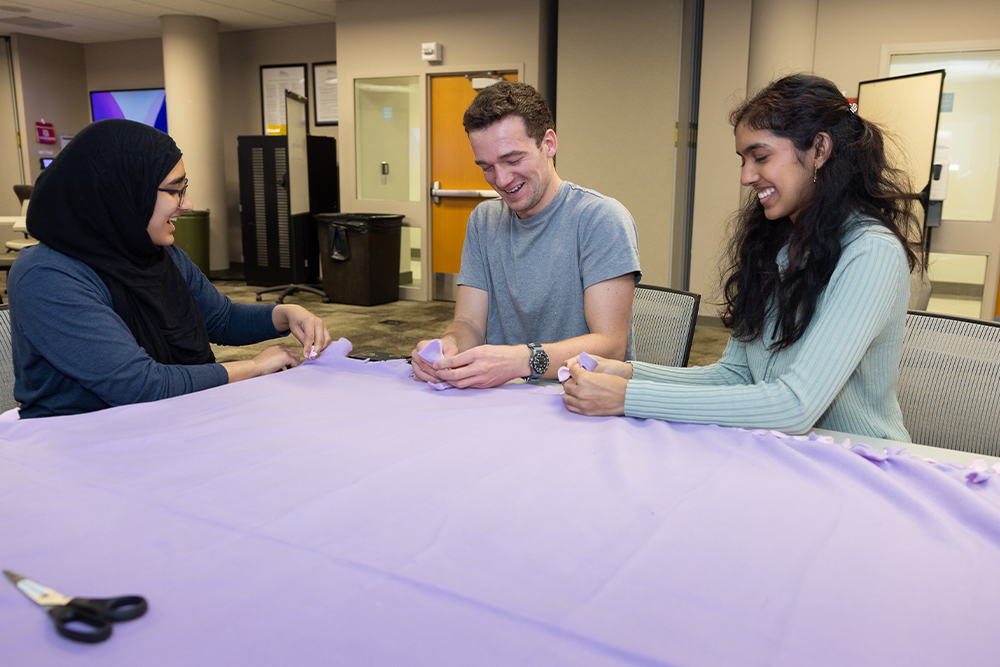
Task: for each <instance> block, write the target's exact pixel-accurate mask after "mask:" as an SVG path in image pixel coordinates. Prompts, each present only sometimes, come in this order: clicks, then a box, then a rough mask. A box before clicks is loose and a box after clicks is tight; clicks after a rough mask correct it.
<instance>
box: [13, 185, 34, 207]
mask: <svg viewBox="0 0 1000 667" xmlns="http://www.w3.org/2000/svg"><path fill="white" fill-rule="evenodd" d="M31 190H32V188H31V186H30V185H15V186H14V194H16V195H17V203H18V204H24V202H26V201H28V200H29V199H31Z"/></svg>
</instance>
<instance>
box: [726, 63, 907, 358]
mask: <svg viewBox="0 0 1000 667" xmlns="http://www.w3.org/2000/svg"><path fill="white" fill-rule="evenodd" d="M729 121H730V123H732V125H733V128H734V131H735V129H736V128H739V127H741V126H742V127H745V128H747V129H751V130H765V131H767V132H770V133H772V134H774V135H775V136H778V137H782V138H785V139H789V140H790V141H791V142H792V144H793V146H794V147H795V149H796V151H798V152H799V153H800V155H801V154H804V153H805V152H806V151H808V150H809V149H810V148H812V147H813V146H814V142H815V140H816V137H817V135H818V134H819V133H820V132H826V133H827V134H829V135H830V138H831V139H832V144H833V148H832V151H831V153H830V156H829V157H828V158H827V160H826V162H825V163H824V164H823V166H822V168H820V169H819V170H818V172H817V174H816V185H815V192H814V194H813V198H812V201H811V202H809V203H808V204H807V206H806V207H805V208H804V209H803V210H802V212H801V215H799V216H798V221H797V222H796V223H795V224H792V222H791V220H789V219H788V218H787V217H786V218H783V219H781V220H773V221H772V220H768V219H767V218H766V217H764V207H763V205H762V204H761V203H760V199H759V198H758V197H757V193H756V192H753V191H751V192H750V193H749V194H748V197H747V199H746V202H745V203H744V204H743V206H742V208H741V209H740V211H739V212H738V213H737V214H736V216H735V218H734V229H733V233H732V235H731V240H730V244H729V248H728V251H727V268H726V270H725V272H724V283H723V295H724V298H725V306H726V308H725V312H724V314H723V316H722V321H723V324H725V325H726V327H727V328H729V329H730V330H731V333H732V335H733V336H734V337H735V338H737V339H738V340H741V341H746V342H749V341H753V340H756V339H757V338H760V337H762V336H763V335H764V327H765V322H766V319H767V316H768V314H769V312H773V314H774V315H775V324H774V338H775V341H774V344H773V348H774V349H779V350H780V349H783V348H787V347H788V346H790V345H792V344H793V343H795V341H797V340H798V339H799V338H801V337H802V334H803V333H805V331H806V328H808V326H809V323H810V322H811V321H812V318H813V315H814V314H815V312H816V304H817V302H818V301H819V298H820V295H821V294H822V293H823V290H824V289H826V286H827V284H828V283H829V282H830V276H831V275H833V270H834V269H835V268H836V266H837V262H838V261H839V260H840V255H841V252H842V249H843V241H844V237H845V235H846V234H847V233H848V232H849V231H850V230H851V228H852V226H853V225H854V224H856V220H857V218H856V217H855V214H857V215H859V216H861V217H863V218H871V219H874V220H876V221H877V222H878V223H880V224H881V225H883V226H884V227H885V228H886V229H887V230H888V231H890V232H891V233H892V234H893V235H895V236H896V238H898V239H899V241H900V243H902V244H903V247H904V248H905V249H906V256H907V260H908V262H909V265H910V270H911V271H912V270H913V269H914V267H915V266H917V265H918V264H919V259H918V256H917V254H916V253H915V252H914V247H913V241H914V239H917V238H918V237H919V231H918V223H917V219H916V217H915V216H914V215H913V211H912V205H913V202H914V199H913V196H912V195H910V194H909V193H910V189H909V185H908V183H907V179H906V176H905V175H904V174H903V172H901V171H900V170H898V169H895V168H894V167H892V166H891V165H890V164H889V161H888V159H887V157H886V151H885V143H886V138H885V133H884V132H883V131H882V130H881V129H880V128H879V127H878V126H876V125H875V124H874V123H872V122H870V121H867V120H865V119H864V118H862V117H860V116H858V115H857V114H856V113H854V112H853V111H852V110H851V107H850V104H849V102H848V101H847V98H845V97H844V96H843V94H841V92H840V90H839V89H838V88H837V87H836V86H835V85H834V84H833V83H832V82H831V81H829V80H827V79H824V78H822V77H818V76H811V75H807V74H795V75H792V76H787V77H785V78H783V79H779V80H777V81H774V82H773V83H771V84H769V85H768V86H767V87H766V88H764V89H763V90H761V91H760V92H759V93H757V94H756V95H754V96H753V97H751V98H750V99H748V100H747V101H745V102H744V103H743V104H741V105H740V106H739V107H738V108H736V109H734V110H733V112H732V113H731V114H730V115H729ZM786 244H787V245H788V257H789V263H788V266H787V268H786V269H785V271H784V272H783V273H782V272H780V271H779V270H778V264H777V261H776V260H777V256H778V251H779V250H781V248H782V247H783V246H785V245H786ZM769 309H770V310H769Z"/></svg>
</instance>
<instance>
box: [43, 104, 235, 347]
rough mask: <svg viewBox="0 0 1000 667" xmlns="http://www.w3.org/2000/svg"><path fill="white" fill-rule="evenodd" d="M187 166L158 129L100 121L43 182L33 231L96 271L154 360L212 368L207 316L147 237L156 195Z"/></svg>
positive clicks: (61, 156)
mask: <svg viewBox="0 0 1000 667" xmlns="http://www.w3.org/2000/svg"><path fill="white" fill-rule="evenodd" d="M180 159H181V151H180V149H178V148H177V144H175V143H174V140H173V139H171V138H170V137H169V136H167V135H166V134H164V133H163V132H160V131H159V130H156V129H154V128H152V127H149V126H147V125H143V124H141V123H135V122H133V121H129V120H117V119H114V120H102V121H99V122H96V123H92V124H90V125H88V126H87V127H86V128H84V129H83V130H82V131H80V133H79V134H77V135H76V136H75V137H74V138H73V140H72V141H71V142H70V143H69V145H67V146H66V148H64V149H63V150H62V151H61V152H60V153H59V155H58V156H57V157H56V159H55V160H54V161H53V162H52V164H51V165H50V166H49V167H48V168H47V169H45V170H44V171H42V173H41V175H40V176H39V177H38V179H37V180H36V181H35V187H34V190H32V193H31V206H30V207H29V208H28V219H27V225H28V233H30V234H31V235H32V236H33V237H35V238H36V239H38V240H40V241H41V242H42V243H44V244H45V245H47V246H49V247H51V248H53V249H55V250H58V251H59V252H61V253H63V254H64V255H69V256H70V257H73V258H75V259H78V260H80V261H81V262H83V263H84V264H86V265H87V266H89V267H90V268H92V269H93V270H94V271H95V272H96V273H97V275H98V276H99V277H100V278H101V280H103V281H104V284H105V285H107V287H108V290H109V291H110V292H111V299H112V303H113V306H114V309H115V312H116V313H118V315H119V316H120V317H121V318H122V320H124V321H125V324H126V325H128V328H129V330H130V331H131V332H132V335H134V336H135V339H136V341H137V342H138V343H139V345H141V346H142V347H143V348H144V349H145V350H146V351H147V352H148V353H149V356H151V357H152V358H153V359H155V360H156V361H158V362H160V363H162V364H205V363H211V362H213V361H215V355H213V354H212V349H211V347H209V340H208V331H207V329H206V327H205V319H204V318H203V317H202V314H201V310H200V309H199V308H198V304H197V303H196V302H195V300H194V295H193V294H192V293H191V289H190V288H189V287H188V285H187V283H186V282H185V281H184V277H183V276H182V275H181V272H180V271H179V270H178V269H177V265H176V264H174V261H173V259H172V258H171V257H170V255H169V254H168V253H167V251H166V249H165V248H162V247H160V246H157V245H156V244H154V243H153V241H152V239H150V237H149V233H148V232H147V231H146V226H147V225H148V224H149V221H150V218H151V217H152V216H153V209H154V208H155V206H156V200H157V195H158V193H157V190H156V189H157V188H158V187H159V186H160V183H162V182H163V179H164V178H166V177H167V175H168V174H169V173H170V171H171V170H172V169H173V168H174V167H175V166H177V163H178V161H179V160H180ZM169 196H171V197H172V196H174V195H169Z"/></svg>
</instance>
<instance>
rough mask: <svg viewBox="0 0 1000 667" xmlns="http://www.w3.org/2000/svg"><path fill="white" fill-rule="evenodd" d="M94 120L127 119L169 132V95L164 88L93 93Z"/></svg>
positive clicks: (91, 99)
mask: <svg viewBox="0 0 1000 667" xmlns="http://www.w3.org/2000/svg"><path fill="white" fill-rule="evenodd" d="M90 109H91V111H92V112H93V115H94V120H95V121H98V120H104V119H105V118H126V119H128V120H134V121H137V122H139V123H145V124H146V125H150V126H152V127H155V128H156V129H157V130H160V131H161V132H166V131H167V93H166V91H165V90H164V89H163V88H149V89H146V90H110V91H101V92H92V93H91V94H90Z"/></svg>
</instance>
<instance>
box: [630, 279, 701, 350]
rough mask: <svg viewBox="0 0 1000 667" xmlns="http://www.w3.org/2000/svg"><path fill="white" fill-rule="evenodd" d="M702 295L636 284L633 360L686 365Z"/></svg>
mask: <svg viewBox="0 0 1000 667" xmlns="http://www.w3.org/2000/svg"><path fill="white" fill-rule="evenodd" d="M700 302H701V296H700V295H698V294H694V293H692V292H684V291H682V290H675V289H670V288H668V287H655V286H653V285H636V288H635V297H634V298H633V300H632V335H633V346H634V348H635V358H636V361H645V362H649V363H651V364H660V365H661V366H681V367H683V366H687V362H688V356H689V355H690V354H691V341H692V340H693V339H694V325H695V322H696V320H697V319H698V304H699V303H700Z"/></svg>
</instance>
